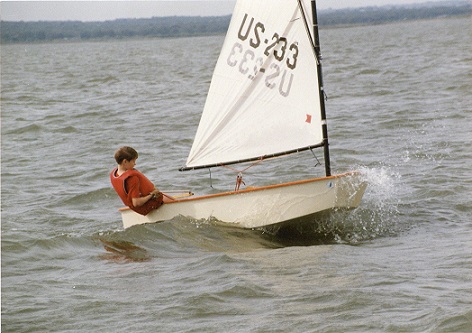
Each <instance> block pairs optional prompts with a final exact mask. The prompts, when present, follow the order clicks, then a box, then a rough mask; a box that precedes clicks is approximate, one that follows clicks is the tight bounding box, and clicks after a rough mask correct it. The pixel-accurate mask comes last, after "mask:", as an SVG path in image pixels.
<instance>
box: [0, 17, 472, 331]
mask: <svg viewBox="0 0 472 333" xmlns="http://www.w3.org/2000/svg"><path fill="white" fill-rule="evenodd" d="M471 28H472V27H471V18H470V17H468V18H455V19H439V20H431V21H421V22H405V23H399V24H389V25H381V26H367V27H351V28H339V29H322V30H321V42H322V49H323V55H324V78H325V85H326V91H327V94H328V98H329V99H328V102H327V113H328V118H329V128H330V140H331V154H332V158H333V161H332V164H333V169H334V171H336V172H342V171H345V170H349V169H361V170H362V171H364V172H365V174H366V177H367V180H368V182H369V187H368V189H367V192H366V194H365V197H364V200H363V203H362V205H361V207H360V208H359V209H357V210H356V211H354V212H352V213H351V214H348V215H346V214H342V213H339V214H333V215H331V216H327V217H324V218H322V219H321V220H320V221H319V226H318V227H317V228H316V230H295V231H292V232H291V233H284V232H281V231H279V233H274V232H268V231H264V230H249V231H244V230H234V229H229V228H224V227H221V226H218V225H217V224H215V223H214V222H212V221H192V220H189V219H185V218H176V219H174V220H172V221H168V222H164V223H160V224H155V225H146V226H138V227H134V228H131V229H128V230H125V231H123V230H122V227H121V222H120V216H119V214H118V212H117V208H118V207H120V206H121V204H120V202H119V199H118V197H117V196H116V195H115V193H114V191H113V190H112V189H111V188H110V185H109V181H108V172H109V170H110V169H111V168H112V167H113V166H114V161H113V157H112V156H113V152H114V150H115V149H116V148H117V147H119V146H121V145H125V144H126V145H131V146H134V147H135V148H137V149H138V151H139V152H140V159H139V161H138V167H139V168H140V169H141V170H142V171H144V172H145V173H146V174H147V175H148V176H149V177H150V178H151V179H153V180H155V181H156V183H157V184H158V185H159V186H160V187H161V188H163V189H166V188H167V189H168V188H172V189H175V188H179V189H187V188H190V189H192V190H193V191H195V192H210V191H212V190H211V189H210V187H209V186H210V182H209V178H208V174H207V172H206V171H203V172H193V173H183V174H182V173H179V172H178V171H176V170H177V168H178V167H180V166H182V165H183V164H184V161H185V159H186V156H187V153H188V151H189V149H190V145H191V142H192V139H193V135H194V133H195V131H196V126H197V124H198V120H199V116H200V112H201V110H202V108H203V104H204V100H205V95H206V91H207V89H208V86H209V80H210V77H211V74H212V70H213V66H214V64H215V61H216V58H217V56H218V53H219V49H220V46H221V44H222V41H223V37H222V36H218V37H204V38H189V39H187V38H185V39H168V40H145V41H113V42H100V43H56V44H40V45H2V48H1V62H2V63H1V66H2V67H1V69H2V73H1V84H2V86H1V89H2V95H1V112H2V156H1V157H2V162H1V163H2V164H1V167H2V178H1V181H2V193H1V194H2V216H1V217H2V281H1V282H2V331H3V332H64V331H74V332H93V331H104V332H125V331H131V332H399V331H401V332H470V331H472V278H471V276H472V146H471V141H472V140H471V139H472V134H471V133H472V132H471V129H472V128H471V126H472V125H471V124H472V97H471V91H472V36H471V31H472V29H471ZM319 155H320V157H321V156H322V153H321V152H320V153H319ZM278 161H280V163H283V168H282V169H283V171H280V170H279V169H277V168H276V166H275V165H273V163H268V164H267V165H263V166H257V167H254V168H252V169H251V170H250V171H248V172H247V174H246V183H248V185H257V184H265V183H271V182H273V181H280V180H284V179H285V178H287V179H288V178H290V176H293V175H296V177H297V178H301V177H304V176H307V175H310V176H316V175H321V174H322V173H323V168H321V167H317V168H314V167H313V164H314V163H313V160H312V158H311V157H310V156H309V154H308V155H306V157H305V155H303V156H302V158H301V160H298V159H297V160H296V161H295V160H292V159H291V158H290V159H279V160H278ZM275 164H276V165H277V166H278V165H279V164H278V163H275ZM227 175H228V172H227V171H216V170H214V174H213V187H215V189H217V190H218V189H225V190H227V189H230V188H232V187H233V185H234V176H233V175H231V177H230V178H226V176H227Z"/></svg>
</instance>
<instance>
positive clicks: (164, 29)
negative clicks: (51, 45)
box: [0, 1, 472, 44]
mask: <svg viewBox="0 0 472 333" xmlns="http://www.w3.org/2000/svg"><path fill="white" fill-rule="evenodd" d="M469 15H472V3H470V2H468V1H457V2H451V1H445V2H439V3H424V4H418V5H405V6H383V7H365V8H355V9H338V10H322V11H320V12H319V14H318V23H319V25H320V27H346V26H358V25H376V24H385V23H393V22H403V21H412V20H421V19H434V18H440V17H458V16H464V17H466V16H469ZM230 19H231V16H230V15H227V16H208V17H200V16H195V17H193V16H173V17H153V18H150V19H118V20H113V21H104V22H81V21H39V22H11V21H1V22H0V42H1V44H15V43H44V42H64V41H68V42H81V41H100V40H109V39H112V40H128V39H145V38H175V37H197V36H211V35H220V34H225V33H226V31H227V29H228V25H229V22H230Z"/></svg>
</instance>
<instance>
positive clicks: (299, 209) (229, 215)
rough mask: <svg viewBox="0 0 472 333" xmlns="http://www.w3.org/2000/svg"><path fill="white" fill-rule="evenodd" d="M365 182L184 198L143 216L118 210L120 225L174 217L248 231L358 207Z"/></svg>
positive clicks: (310, 182)
mask: <svg viewBox="0 0 472 333" xmlns="http://www.w3.org/2000/svg"><path fill="white" fill-rule="evenodd" d="M366 186H367V184H366V182H364V181H363V180H362V175H361V174H360V173H358V172H350V173H345V174H340V175H335V176H330V177H323V178H314V179H306V180H300V181H295V182H289V183H283V184H277V185H270V186H264V187H257V188H250V189H245V190H240V191H236V192H224V193H218V194H211V195H204V196H196V197H187V198H182V199H178V200H176V201H174V202H172V203H167V204H164V205H162V206H161V207H160V208H159V209H157V210H155V211H152V212H151V213H149V214H148V215H146V216H143V215H139V214H137V213H135V212H134V211H132V210H131V209H129V208H122V209H120V212H121V215H122V219H123V226H124V228H129V227H131V226H134V225H139V224H146V223H155V222H162V221H166V220H170V219H172V218H174V217H176V216H179V215H181V216H185V217H189V218H193V219H209V218H212V219H216V220H218V221H220V222H222V223H225V224H228V225H230V226H233V227H238V228H245V229H252V228H261V227H266V226H270V225H275V224H279V223H283V222H287V221H291V220H296V219H297V218H302V217H306V216H310V215H313V214H316V213H318V212H322V211H327V210H331V209H338V208H347V209H350V208H355V207H357V206H358V205H359V204H360V201H361V199H362V196H363V195H364V192H365V189H366Z"/></svg>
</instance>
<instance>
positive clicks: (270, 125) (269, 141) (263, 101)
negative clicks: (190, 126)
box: [184, 0, 323, 169]
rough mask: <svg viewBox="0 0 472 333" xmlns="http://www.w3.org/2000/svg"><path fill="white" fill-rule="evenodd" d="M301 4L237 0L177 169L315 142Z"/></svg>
mask: <svg viewBox="0 0 472 333" xmlns="http://www.w3.org/2000/svg"><path fill="white" fill-rule="evenodd" d="M303 6H304V7H305V9H304V10H302V7H303ZM307 6H309V0H263V1H262V0H260V1H253V0H239V1H238V2H237V4H236V7H235V10H234V13H233V16H232V19H231V23H230V26H229V29H228V33H227V36H226V38H225V41H224V44H223V48H222V51H221V53H220V57H219V59H218V62H217V64H216V67H215V71H214V74H213V78H212V82H211V85H210V89H209V93H208V97H207V101H206V103H205V107H204V111H203V114H202V117H201V120H200V124H199V126H198V130H197V133H196V135H195V140H194V143H193V146H192V149H191V151H190V153H189V156H188V159H187V163H186V168H184V169H194V168H200V167H205V166H208V165H214V166H216V165H227V164H230V163H233V162H234V161H249V160H257V159H259V158H261V156H262V157H263V156H273V155H276V156H279V155H280V154H284V152H287V151H297V150H303V149H305V148H306V147H315V146H317V147H319V146H321V145H322V144H323V134H322V124H321V122H322V119H321V112H320V101H319V87H318V79H317V75H318V72H317V71H318V69H317V60H316V56H315V55H314V51H313V43H314V41H313V40H312V38H311V35H312V34H311V33H310V31H309V27H307V24H306V22H307V21H308V22H310V21H311V18H310V17H307V16H306V15H311V14H310V11H307V10H306V8H309V7H307ZM268 7H276V8H277V10H270V11H269V10H267V8H268ZM306 149H309V148H306Z"/></svg>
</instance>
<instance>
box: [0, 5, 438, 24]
mask: <svg viewBox="0 0 472 333" xmlns="http://www.w3.org/2000/svg"><path fill="white" fill-rule="evenodd" d="M254 1H257V0H254ZM426 1H433V2H437V1H441V0H318V1H317V8H318V10H322V9H329V8H332V9H339V8H354V7H366V6H383V5H392V4H397V5H399V4H411V3H421V2H426ZM234 3H235V1H234V0H206V1H201V0H200V1H198V0H174V1H151V0H147V1H0V18H1V20H3V21H84V22H87V21H106V20H114V19H118V18H150V17H153V16H221V15H229V14H231V12H232V11H233V7H234Z"/></svg>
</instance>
